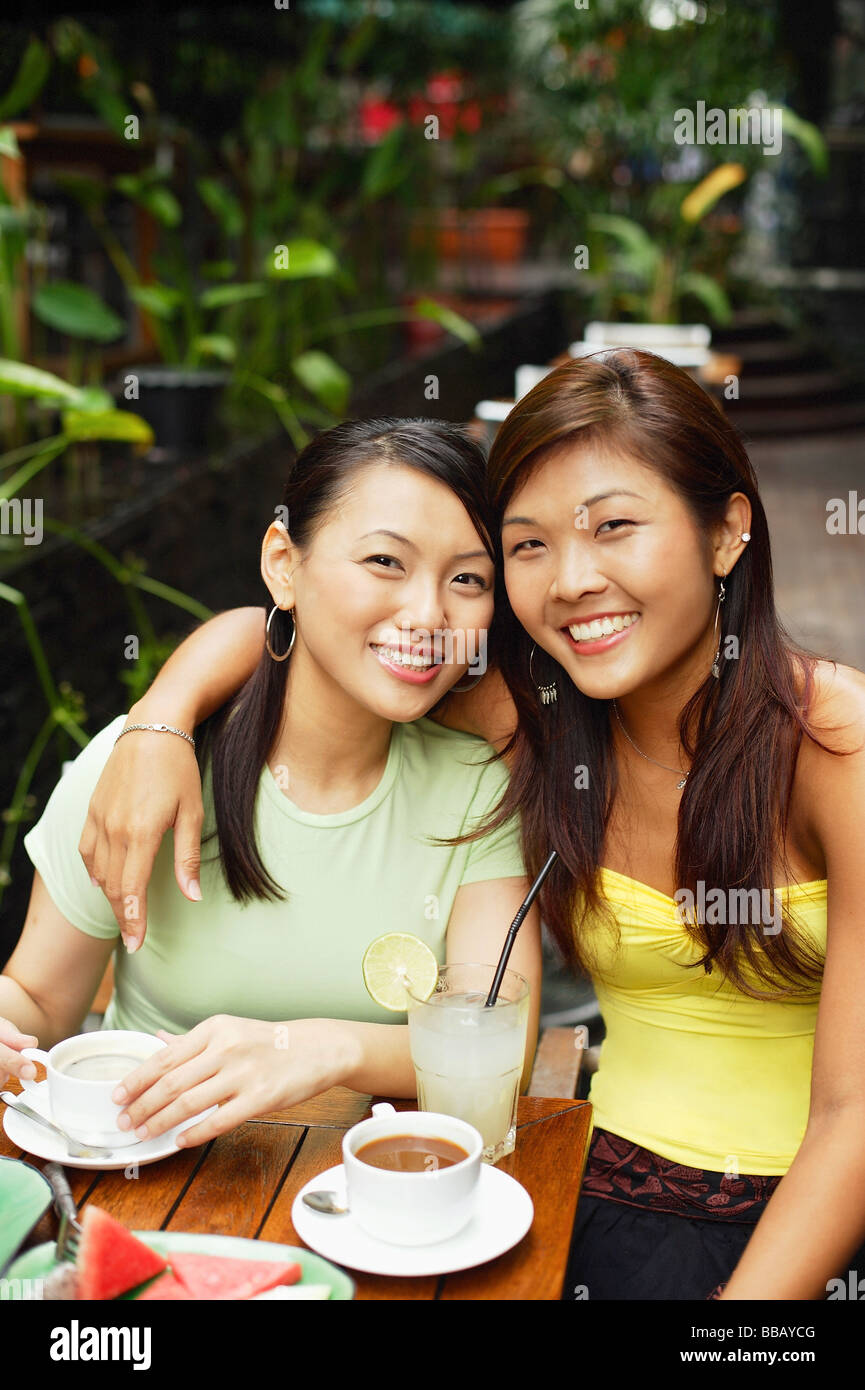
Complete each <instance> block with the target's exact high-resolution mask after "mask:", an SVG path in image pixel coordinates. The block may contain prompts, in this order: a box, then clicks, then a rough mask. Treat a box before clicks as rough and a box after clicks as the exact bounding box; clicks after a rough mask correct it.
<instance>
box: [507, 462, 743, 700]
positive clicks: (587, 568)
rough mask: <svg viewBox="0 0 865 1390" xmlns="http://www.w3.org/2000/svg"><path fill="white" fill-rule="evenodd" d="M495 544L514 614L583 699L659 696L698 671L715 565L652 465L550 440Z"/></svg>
mask: <svg viewBox="0 0 865 1390" xmlns="http://www.w3.org/2000/svg"><path fill="white" fill-rule="evenodd" d="M502 547H503V551H504V560H505V580H506V584H507V590H508V597H509V598H510V602H511V606H512V607H513V610H514V612H515V614H516V616H517V618H518V619H519V621H520V622H521V623H522V625H523V626H524V627H525V628H526V629H527V631H528V632H529V634H530V635H531V637H532V639H533V640H534V641H535V642H536V643H537V644H538V646H541V647H544V648H545V649H546V651H548V652H549V653H550V654H551V655H552V656H553V657H555V659H556V660H557V661H558V662H559V664H560V665H561V666H562V667H563V668H564V670H565V671H567V672H568V674H569V675H570V677H571V679H572V680H573V682H574V684H575V685H576V686H578V687H579V689H580V690H581V691H583V692H584V693H585V694H586V695H588V696H590V697H591V698H593V699H614V698H619V697H622V696H624V695H627V694H630V693H631V692H633V691H636V690H640V691H643V692H645V693H646V694H649V693H650V692H652V691H655V692H657V693H663V692H670V691H672V690H675V689H677V688H678V687H679V686H680V685H688V684H690V685H692V686H693V683H694V681H695V680H696V681H698V682H701V681H702V680H703V679H704V678H705V676H706V675H707V674H708V671H709V666H710V665H711V661H712V656H713V654H714V653H713V650H712V631H713V623H714V614H715V602H716V598H717V591H718V581H717V579H716V578H715V575H716V573H717V574H720V573H721V565H719V567H718V568H717V570H716V569H715V563H716V553H717V552H716V551H715V548H714V546H713V544H712V541H711V540H710V539H709V538H707V537H706V536H705V535H704V533H703V532H702V531H701V530H700V529H699V527H698V526H697V524H696V522H695V520H694V518H693V516H692V514H691V512H690V511H689V509H688V508H687V506H686V505H685V503H684V501H683V500H682V499H681V497H680V496H679V495H678V493H677V492H675V491H674V489H673V488H672V487H671V486H670V485H669V484H668V483H667V482H666V480H665V479H664V477H663V476H662V475H661V474H660V473H659V472H656V471H655V470H654V469H651V468H649V467H647V466H646V465H644V464H642V463H639V462H638V461H636V460H634V459H632V458H629V457H626V456H623V455H621V454H618V453H614V452H612V451H610V452H608V451H606V450H600V449H598V448H596V447H593V446H588V445H583V446H577V447H574V446H567V447H562V448H561V449H559V450H557V451H556V452H555V453H554V454H553V455H552V456H551V457H549V458H548V459H547V460H546V461H545V462H543V463H541V464H540V466H539V467H538V468H537V469H536V470H535V472H534V473H533V474H532V475H531V476H530V477H529V478H528V480H527V481H526V482H525V483H524V484H523V485H522V486H521V487H520V488H518V490H517V491H516V492H515V493H514V495H513V497H512V498H511V501H510V504H509V505H508V507H507V510H506V513H505V517H504V525H503V529H502Z"/></svg>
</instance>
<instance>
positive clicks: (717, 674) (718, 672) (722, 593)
mask: <svg viewBox="0 0 865 1390" xmlns="http://www.w3.org/2000/svg"><path fill="white" fill-rule="evenodd" d="M726 578H727V571H726V570H724V579H726ZM724 579H722V580H721V587H720V589H719V590H718V607H717V608H716V609H715V627H714V629H713V632H712V640H713V641H714V640H715V638H716V637H717V638H718V647H717V650H716V652H715V660H714V661H713V662H712V675H713V676H714V677H715V680H716V681H718V680H720V679H721V668H720V666H719V665H718V662H719V660H720V657H721V639H720V637H718V619H719V618H720V616H721V604H722V603H723V602H724V597H725V595H726V592H727V591H726V589H725V588H724ZM725 659H726V658H725Z"/></svg>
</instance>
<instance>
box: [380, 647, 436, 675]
mask: <svg viewBox="0 0 865 1390" xmlns="http://www.w3.org/2000/svg"><path fill="white" fill-rule="evenodd" d="M373 651H374V652H375V654H376V656H381V657H384V658H385V660H387V661H390V662H393V664H394V665H395V666H410V667H412V668H413V669H414V670H417V671H421V670H423V671H429V670H430V669H431V668H432V667H433V666H435V665H436V664H437V663H436V662H435V661H427V659H426V657H424V656H412V654H411V652H401V651H398V650H397V649H396V648H395V647H375V646H374V647H373Z"/></svg>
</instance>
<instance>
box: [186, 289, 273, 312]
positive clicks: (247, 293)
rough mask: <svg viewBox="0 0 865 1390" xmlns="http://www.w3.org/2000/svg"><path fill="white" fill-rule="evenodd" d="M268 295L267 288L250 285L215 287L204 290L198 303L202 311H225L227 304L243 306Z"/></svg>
mask: <svg viewBox="0 0 865 1390" xmlns="http://www.w3.org/2000/svg"><path fill="white" fill-rule="evenodd" d="M266 294H267V286H266V285H262V284H256V283H250V284H248V285H213V286H212V287H211V288H210V289H209V290H202V292H201V294H200V295H199V298H198V302H199V304H200V305H201V307H202V309H223V308H225V306H226V305H227V304H242V303H243V302H244V301H245V300H247V299H262V298H263V297H264V295H266Z"/></svg>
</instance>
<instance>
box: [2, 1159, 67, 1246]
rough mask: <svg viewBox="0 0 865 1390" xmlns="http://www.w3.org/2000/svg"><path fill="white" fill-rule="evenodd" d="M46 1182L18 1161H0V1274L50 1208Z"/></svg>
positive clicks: (50, 1195)
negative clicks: (0, 1219) (0, 1213)
mask: <svg viewBox="0 0 865 1390" xmlns="http://www.w3.org/2000/svg"><path fill="white" fill-rule="evenodd" d="M53 1200H54V1193H53V1192H52V1190H51V1184H50V1182H49V1181H48V1179H47V1178H46V1177H45V1176H44V1175H43V1174H42V1173H40V1171H39V1169H38V1168H34V1167H33V1165H32V1164H31V1163H25V1162H24V1161H23V1159H20V1158H0V1212H2V1213H3V1220H2V1222H0V1270H2V1269H3V1266H4V1265H5V1263H6V1261H7V1260H8V1259H9V1258H10V1256H12V1255H14V1254H15V1251H16V1250H17V1249H18V1246H19V1245H20V1244H21V1242H22V1241H23V1240H24V1239H25V1238H26V1236H27V1235H28V1234H29V1232H30V1231H32V1230H33V1227H34V1226H35V1225H36V1223H37V1221H38V1220H39V1219H40V1217H42V1216H44V1215H45V1212H46V1211H47V1210H48V1208H49V1207H50V1205H51V1203H52V1202H53Z"/></svg>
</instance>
